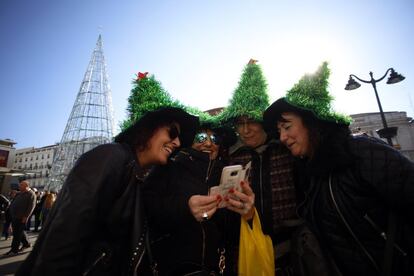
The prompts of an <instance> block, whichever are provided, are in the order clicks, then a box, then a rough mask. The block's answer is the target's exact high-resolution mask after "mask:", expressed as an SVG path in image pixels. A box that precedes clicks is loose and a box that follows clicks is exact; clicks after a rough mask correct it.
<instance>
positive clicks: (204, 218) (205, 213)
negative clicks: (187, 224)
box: [202, 212, 208, 220]
mask: <svg viewBox="0 0 414 276" xmlns="http://www.w3.org/2000/svg"><path fill="white" fill-rule="evenodd" d="M202 217H203V220H208V214H207V212H204V213H203V216H202Z"/></svg>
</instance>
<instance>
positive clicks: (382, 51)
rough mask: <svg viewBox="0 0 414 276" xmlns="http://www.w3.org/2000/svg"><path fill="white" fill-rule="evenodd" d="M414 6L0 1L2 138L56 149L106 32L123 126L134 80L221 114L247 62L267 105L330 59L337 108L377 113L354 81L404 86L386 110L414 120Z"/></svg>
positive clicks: (392, 91) (386, 89)
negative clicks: (395, 75)
mask: <svg viewBox="0 0 414 276" xmlns="http://www.w3.org/2000/svg"><path fill="white" fill-rule="evenodd" d="M413 3H414V2H412V1H409V0H406V1H403V0H395V1H385V0H381V1H380V0H375V1H374V0H372V1H370V0H366V1H357V0H349V1H334V0H330V1H319V0H313V1H310V0H309V1H305V0H304V1H295V0H293V1H281V0H273V1H260V0H255V1H253V0H251V1H247V0H246V1H244V0H226V1H222V0H221V1H220V0H210V1H197V0H193V1H180V0H177V1H139V0H124V1H109V0H61V1H56V0H49V1H46V0H37V1H30V0H26V1H22V0H1V1H0V99H1V103H2V104H1V109H0V139H5V138H10V139H12V140H14V141H16V142H17V143H18V144H17V145H16V147H17V148H22V147H30V146H35V147H41V146H46V145H50V144H53V143H56V142H59V141H60V139H61V137H62V135H63V131H64V128H65V125H66V121H67V119H68V118H69V115H70V111H71V109H72V105H73V103H74V101H75V98H76V94H77V92H78V90H79V87H80V84H81V81H82V79H83V75H84V73H85V70H86V67H87V65H88V62H89V60H90V57H91V54H92V51H93V49H94V47H95V43H96V40H97V38H98V35H99V26H102V31H101V33H102V37H103V42H104V53H105V58H106V62H107V68H108V74H109V82H110V85H111V88H112V98H113V107H114V112H115V114H114V115H115V116H114V118H115V124H116V125H119V122H120V121H122V120H123V119H124V118H125V116H126V106H127V98H128V96H129V94H130V90H131V88H132V85H131V81H132V79H133V78H134V77H135V74H136V73H137V72H138V71H142V72H145V71H148V72H150V73H151V74H154V75H155V77H156V78H157V79H158V80H159V81H161V83H162V85H163V87H164V88H165V89H166V90H167V91H169V93H170V94H171V95H172V96H173V97H174V98H175V99H178V100H180V101H181V102H183V103H184V104H187V105H191V106H194V107H198V108H200V109H203V110H205V109H210V108H214V107H218V106H225V105H226V104H227V103H228V101H229V99H230V98H231V95H232V93H233V91H234V89H235V88H236V87H237V83H238V81H239V79H240V75H241V72H242V70H243V68H244V66H245V64H246V63H247V62H248V60H249V59H250V58H255V59H257V60H259V64H260V65H261V66H262V69H263V73H264V76H265V77H266V79H267V82H268V88H269V95H270V98H271V100H272V101H273V100H276V99H277V98H279V97H282V96H283V95H284V94H285V92H286V90H288V89H290V88H291V87H292V86H293V85H294V84H295V83H296V82H297V81H298V80H299V78H300V77H301V76H302V75H303V74H304V73H306V72H312V71H314V70H315V69H316V68H317V67H318V66H319V65H320V64H321V62H322V61H323V60H327V61H329V62H330V68H331V70H332V74H331V78H330V91H331V93H332V95H333V96H334V97H335V101H334V107H335V109H336V110H337V111H341V112H344V113H347V114H355V113H365V112H377V111H378V105H377V103H376V99H375V95H374V91H373V89H372V86H371V85H368V84H365V85H362V86H361V87H360V88H359V89H358V90H354V91H351V92H349V91H345V90H344V86H345V84H346V82H347V81H348V76H349V74H351V73H353V74H356V75H357V76H359V77H361V78H363V79H369V72H370V71H372V72H373V73H374V77H375V78H379V77H381V76H382V75H383V74H384V73H385V71H386V70H387V69H388V68H389V67H394V69H395V70H396V71H397V72H399V73H401V74H403V75H404V76H405V77H406V79H405V80H404V81H403V82H401V83H398V84H394V85H387V84H386V80H384V81H382V82H380V83H378V84H377V88H378V92H379V95H380V98H381V102H382V106H383V109H384V111H406V112H407V113H408V115H409V116H411V117H413V116H414V107H413V102H414V80H413V76H414V51H413V49H414V40H413V37H414V36H413V34H414V30H413V29H414V22H413V21H414V20H413V19H412V18H413V16H412V14H413V12H414V4H413Z"/></svg>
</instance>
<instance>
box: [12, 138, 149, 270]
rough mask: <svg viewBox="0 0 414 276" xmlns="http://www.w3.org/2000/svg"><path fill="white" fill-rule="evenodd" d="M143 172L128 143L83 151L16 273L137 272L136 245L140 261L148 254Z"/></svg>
mask: <svg viewBox="0 0 414 276" xmlns="http://www.w3.org/2000/svg"><path fill="white" fill-rule="evenodd" d="M140 175H141V171H140V169H139V168H138V165H137V162H136V159H135V154H134V152H133V151H132V150H131V148H129V147H128V146H126V145H121V144H106V145H101V146H98V147H96V148H95V149H93V150H91V151H89V152H87V153H85V154H83V155H82V156H81V157H80V158H79V160H78V161H77V163H76V164H75V166H74V168H73V169H72V171H71V172H70V174H69V175H68V177H67V179H66V182H65V184H64V185H63V187H62V190H61V191H60V193H59V195H58V199H57V200H56V203H55V204H54V206H53V208H52V210H51V212H50V214H49V216H48V220H47V222H46V225H45V227H44V229H42V231H41V233H40V235H39V237H38V239H37V242H36V244H35V246H34V248H33V251H32V252H31V254H30V255H29V257H28V258H27V259H26V261H25V262H24V263H23V264H22V266H21V267H20V268H19V270H18V272H17V273H16V275H17V276H19V275H21V276H23V275H24V276H28V275H36V276H48V275H50V276H56V275H59V276H62V275H68V276H69V275H71V276H73V275H82V274H83V273H84V272H85V271H88V270H90V274H88V275H129V274H132V270H133V269H132V267H133V266H134V265H135V264H136V263H134V264H133V263H131V262H130V260H131V256H132V254H133V253H132V248H133V247H134V248H136V247H138V249H137V250H136V253H137V255H136V256H137V257H136V258H135V259H136V260H138V262H140V261H141V259H142V256H143V254H144V247H143V245H142V238H143V234H144V218H143V214H142V209H141V206H140V204H141V200H140V187H139V185H140V184H142V181H143V180H142V178H140ZM140 239H141V240H140ZM140 242H141V246H137V245H138V244H139V243H140ZM103 252H105V254H106V256H105V257H104V258H103V259H102V260H101V261H99V262H98V263H97V265H95V266H94V265H93V263H94V262H95V261H96V260H98V259H99V257H100V256H102V253H103Z"/></svg>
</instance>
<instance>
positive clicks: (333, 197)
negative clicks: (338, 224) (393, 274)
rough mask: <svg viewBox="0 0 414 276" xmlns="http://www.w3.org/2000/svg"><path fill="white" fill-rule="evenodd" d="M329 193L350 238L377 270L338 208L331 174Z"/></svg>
mask: <svg viewBox="0 0 414 276" xmlns="http://www.w3.org/2000/svg"><path fill="white" fill-rule="evenodd" d="M329 193H330V195H331V199H332V202H333V204H334V206H335V209H336V211H337V213H338V215H339V217H340V218H341V220H342V222H343V223H344V225H345V227H346V228H347V229H348V232H349V233H350V234H351V236H352V238H353V239H354V240H355V242H356V243H357V244H358V246H359V247H360V248H361V250H362V251H363V252H364V254H365V256H367V257H368V259H369V260H370V262H371V264H372V265H373V266H374V267H375V269H376V270H377V271H378V272H379V271H380V269H379V267H378V265H377V263H376V262H375V260H374V258H373V257H372V256H371V254H370V253H369V252H368V250H367V249H366V248H365V247H364V245H363V244H362V243H361V241H360V240H359V239H358V237H357V235H356V234H355V233H354V231H353V230H352V228H351V226H350V225H349V223H348V221H347V220H346V219H345V216H344V215H343V214H342V211H341V209H339V206H338V203H337V201H336V199H335V196H334V193H333V189H332V174H329Z"/></svg>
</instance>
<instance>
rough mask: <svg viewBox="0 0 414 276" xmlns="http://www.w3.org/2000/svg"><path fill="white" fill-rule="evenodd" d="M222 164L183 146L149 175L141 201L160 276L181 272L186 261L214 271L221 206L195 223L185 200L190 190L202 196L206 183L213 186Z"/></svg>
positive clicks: (207, 186) (188, 197)
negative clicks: (205, 218) (207, 216)
mask: <svg viewBox="0 0 414 276" xmlns="http://www.w3.org/2000/svg"><path fill="white" fill-rule="evenodd" d="M222 167H223V166H222V164H221V162H220V161H219V160H210V159H209V156H208V154H206V153H203V152H200V151H196V150H193V149H191V148H188V149H182V150H181V151H180V152H178V153H177V155H176V156H175V157H174V158H173V159H172V160H171V162H170V163H169V164H168V165H167V166H163V167H158V168H157V169H156V170H154V171H153V172H151V174H150V175H149V176H148V181H147V182H146V184H145V189H144V191H145V205H146V209H147V210H148V220H149V225H150V234H151V238H152V240H153V241H154V242H153V243H152V249H153V253H154V254H153V255H154V259H155V261H156V262H157V263H158V267H159V270H160V275H181V274H179V272H178V271H180V272H181V271H184V270H185V269H186V268H187V267H190V266H188V265H187V264H190V263H191V264H192V265H194V266H198V267H201V266H203V265H204V266H205V267H206V269H209V270H217V267H218V263H219V253H218V252H217V250H218V248H219V246H220V244H219V243H220V237H221V231H220V229H221V228H220V227H221V226H220V221H221V219H220V218H222V217H223V214H222V211H224V210H218V211H217V212H216V213H215V214H214V216H213V217H212V218H210V219H209V220H207V221H203V222H198V221H197V220H196V219H195V218H194V216H193V215H192V214H191V212H190V209H189V206H188V200H189V199H190V197H191V196H193V195H207V194H208V190H209V188H210V187H211V186H215V185H218V184H219V182H220V175H221V170H222ZM187 272H188V271H187ZM176 273H177V274H176ZM183 274H184V273H183Z"/></svg>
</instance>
